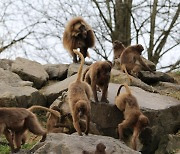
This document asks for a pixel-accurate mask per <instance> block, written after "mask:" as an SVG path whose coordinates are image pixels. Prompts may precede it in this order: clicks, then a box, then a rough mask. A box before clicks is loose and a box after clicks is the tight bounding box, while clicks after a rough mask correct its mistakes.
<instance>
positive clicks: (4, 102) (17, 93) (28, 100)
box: [0, 82, 46, 108]
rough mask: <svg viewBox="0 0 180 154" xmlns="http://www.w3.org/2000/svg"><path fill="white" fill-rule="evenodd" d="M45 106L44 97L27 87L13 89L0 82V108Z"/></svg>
mask: <svg viewBox="0 0 180 154" xmlns="http://www.w3.org/2000/svg"><path fill="white" fill-rule="evenodd" d="M32 105H42V106H46V99H45V97H44V96H43V95H42V94H41V93H40V92H39V91H38V90H37V89H35V88H32V87H29V86H23V87H20V86H19V87H14V86H10V85H8V84H5V83H2V82H0V107H25V108H27V107H30V106H32Z"/></svg>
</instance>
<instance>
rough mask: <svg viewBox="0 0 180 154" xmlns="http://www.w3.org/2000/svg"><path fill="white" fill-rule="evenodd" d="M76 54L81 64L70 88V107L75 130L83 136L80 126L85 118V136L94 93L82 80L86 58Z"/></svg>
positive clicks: (77, 52)
mask: <svg viewBox="0 0 180 154" xmlns="http://www.w3.org/2000/svg"><path fill="white" fill-rule="evenodd" d="M74 53H75V54H77V55H78V56H79V57H80V59H81V64H80V67H79V70H78V74H77V79H76V81H74V82H72V83H71V84H70V85H69V87H68V98H69V107H70V110H71V114H72V118H73V125H74V128H75V129H76V131H77V132H78V134H79V135H82V132H81V129H80V125H79V119H80V117H81V116H85V118H86V130H85V134H86V135H88V133H89V123H90V112H91V105H90V97H91V95H92V91H91V88H90V87H89V85H88V84H87V83H86V82H84V81H82V80H81V74H82V69H83V65H84V57H83V55H82V54H81V53H80V52H79V51H77V50H74Z"/></svg>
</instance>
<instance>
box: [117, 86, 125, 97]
mask: <svg viewBox="0 0 180 154" xmlns="http://www.w3.org/2000/svg"><path fill="white" fill-rule="evenodd" d="M123 86H124V85H123V84H122V85H120V86H119V89H118V91H117V96H118V95H119V93H120V91H121V88H122V87H123Z"/></svg>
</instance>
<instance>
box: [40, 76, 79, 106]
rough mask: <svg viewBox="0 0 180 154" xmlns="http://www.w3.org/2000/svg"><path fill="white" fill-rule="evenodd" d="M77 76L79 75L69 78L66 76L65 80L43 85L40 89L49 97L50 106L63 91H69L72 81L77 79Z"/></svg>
mask: <svg viewBox="0 0 180 154" xmlns="http://www.w3.org/2000/svg"><path fill="white" fill-rule="evenodd" d="M76 78H77V75H76V74H75V75H73V76H71V77H69V78H66V79H65V80H63V81H59V82H54V83H52V84H51V83H50V84H49V85H46V86H45V87H43V88H42V89H41V90H40V91H41V93H42V94H43V95H44V96H46V97H47V101H48V105H49V106H50V105H51V104H52V103H53V102H54V100H56V99H57V98H58V97H59V96H60V95H61V94H62V92H63V91H67V89H68V86H69V84H70V83H71V82H73V81H75V79H76Z"/></svg>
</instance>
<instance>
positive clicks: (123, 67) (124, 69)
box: [121, 64, 132, 83]
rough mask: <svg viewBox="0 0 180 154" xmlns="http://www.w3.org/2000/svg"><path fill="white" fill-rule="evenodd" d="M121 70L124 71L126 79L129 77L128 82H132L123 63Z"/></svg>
mask: <svg viewBox="0 0 180 154" xmlns="http://www.w3.org/2000/svg"><path fill="white" fill-rule="evenodd" d="M121 70H122V71H123V72H125V73H126V75H127V77H128V79H129V82H130V83H131V82H132V77H131V76H130V75H129V73H128V72H127V69H126V66H125V65H124V64H122V66H121Z"/></svg>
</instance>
